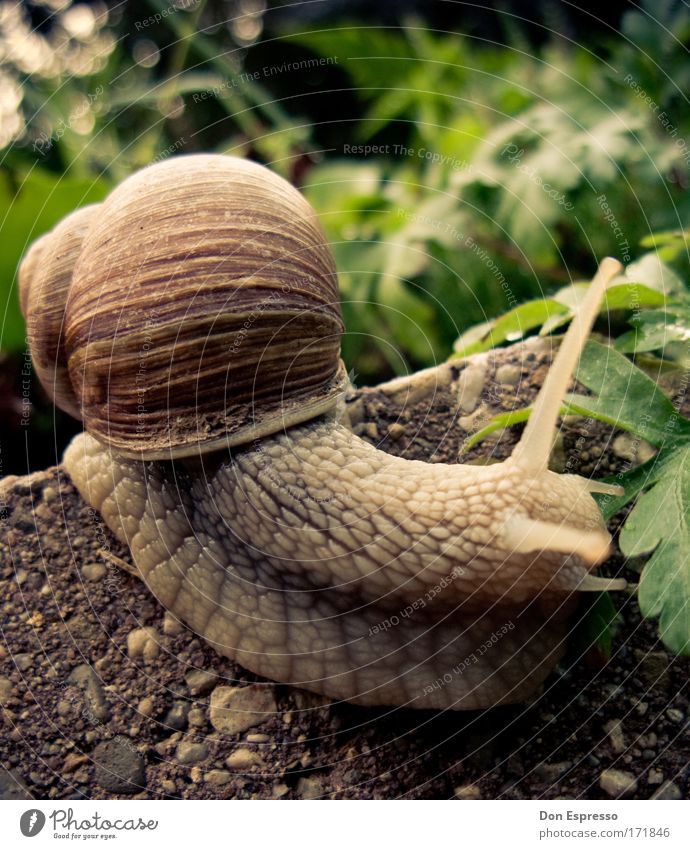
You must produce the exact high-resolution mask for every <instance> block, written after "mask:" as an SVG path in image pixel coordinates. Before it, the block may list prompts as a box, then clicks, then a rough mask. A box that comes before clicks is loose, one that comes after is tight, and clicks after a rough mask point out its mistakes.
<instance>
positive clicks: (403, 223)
mask: <svg viewBox="0 0 690 849" xmlns="http://www.w3.org/2000/svg"><path fill="white" fill-rule="evenodd" d="M689 42H690V9H689V8H688V6H687V5H686V4H685V3H683V2H673V0H657V2H651V0H643V2H641V3H637V4H633V3H626V2H612V3H609V4H602V3H586V4H581V5H580V7H579V8H577V7H576V6H575V5H574V4H571V3H565V2H563V3H560V2H547V0H543V2H527V0H522V1H520V0H516V1H515V2H509V0H505V2H502V3H501V4H500V9H499V8H489V7H481V6H480V5H477V4H475V3H472V4H469V3H468V4H465V3H462V2H423V0H418V2H395V1H394V0H378V2H377V3H370V2H367V3H365V2H353V0H348V2H345V0H310V1H309V2H305V3H290V4H287V3H272V2H267V0H209V1H208V2H205V1H204V0H174V2H173V0H138V2H136V3H135V2H130V3H126V2H120V3H117V2H70V0H43V1H42V2H34V3H28V2H27V3H20V2H14V0H0V246H1V248H0V311H1V315H2V320H1V321H0V349H1V353H0V463H1V466H0V473H1V474H21V473H26V472H27V471H29V470H31V469H38V468H43V467H45V466H47V465H50V464H52V463H55V462H57V460H58V459H59V457H60V455H61V453H62V450H63V447H64V444H65V441H66V440H67V439H68V438H69V436H70V435H71V434H72V433H74V432H76V430H78V429H79V425H78V423H76V422H72V421H71V420H70V419H69V418H68V417H67V416H64V415H63V414H61V413H60V412H59V411H55V410H54V408H53V406H52V404H51V403H50V402H49V400H48V399H47V398H46V397H45V395H44V394H43V392H42V391H41V389H40V386H39V385H38V383H37V381H36V379H35V377H34V376H33V373H32V370H31V365H30V358H29V356H28V352H27V348H26V342H25V327H24V323H23V320H22V317H21V313H20V311H19V306H18V300H17V292H16V269H17V265H18V263H19V260H20V258H21V256H22V254H23V253H24V252H25V251H26V248H27V246H28V245H29V244H30V243H31V242H32V241H33V240H34V239H35V238H36V237H37V236H39V235H40V234H41V233H43V232H45V231H46V230H48V229H50V228H51V227H52V226H53V225H54V224H55V223H56V222H57V221H58V220H59V219H60V218H62V217H63V216H64V215H65V214H66V213H67V212H69V211H71V210H72V209H75V208H76V207H78V206H82V205H85V204H88V203H92V202H94V201H96V200H98V199H100V198H102V197H104V196H105V195H106V194H107V193H108V191H109V190H110V189H111V188H112V186H113V185H114V184H116V183H117V182H118V181H120V180H122V179H123V178H124V177H126V176H127V175H128V174H130V173H131V172H132V171H134V170H136V169H138V168H140V167H142V166H144V165H147V164H148V163H150V162H152V161H156V160H161V159H164V158H167V157H169V156H176V155H179V154H182V153H188V152H196V151H219V152H227V153H232V154H235V155H240V156H248V157H251V158H252V159H255V160H258V161H260V162H263V163H265V164H267V165H269V166H270V167H271V168H273V169H275V170H276V171H278V172H279V173H281V174H282V175H283V176H285V177H287V178H288V179H289V180H291V181H292V182H293V183H295V184H296V185H298V186H299V187H300V188H301V190H302V191H303V192H304V193H305V194H306V196H307V197H308V199H309V200H310V201H311V203H312V204H313V205H314V206H315V208H316V209H317V211H318V212H319V214H320V215H321V218H322V221H323V224H324V226H325V228H326V230H327V232H328V235H329V237H330V238H331V240H332V243H333V246H334V250H335V253H336V259H337V262H338V268H339V270H340V286H341V292H342V299H343V309H344V313H345V322H346V326H347V335H346V338H345V343H344V352H343V353H344V357H345V360H346V362H347V363H348V366H350V367H352V368H353V369H354V373H355V379H356V382H357V383H359V384H366V383H374V382H377V381H380V380H382V379H385V378H387V377H390V376H392V375H394V374H399V373H404V372H406V371H409V370H414V369H417V368H419V367H422V366H426V365H431V364H433V363H436V362H439V361H442V360H444V359H446V358H447V357H448V356H450V355H452V354H453V352H454V350H455V351H456V352H460V353H462V352H463V351H464V352H467V351H472V350H480V349H482V348H486V347H490V346H491V345H494V344H502V343H504V342H510V341H515V340H516V339H519V338H521V336H522V335H524V334H525V333H527V332H531V331H532V330H534V329H535V328H536V329H538V328H539V326H542V325H543V323H544V322H545V321H546V322H547V323H548V321H549V320H550V321H551V325H550V329H554V328H555V327H556V326H557V325H558V323H559V322H558V319H559V316H560V315H561V314H562V313H563V312H564V311H565V310H566V309H567V303H568V294H567V293H568V291H570V285H571V284H572V283H574V282H575V283H576V282H577V281H580V280H583V279H587V278H589V277H590V276H591V274H592V272H593V270H594V268H595V266H596V263H597V260H598V259H599V258H601V257H602V256H604V255H606V254H612V255H614V256H617V257H618V258H620V259H621V260H623V261H624V262H625V263H627V264H629V266H630V269H631V273H629V276H630V278H631V279H634V280H635V281H640V282H642V283H644V284H645V287H647V288H646V289H645V291H647V293H648V304H647V305H648V306H654V297H653V296H652V295H649V292H653V291H661V290H664V289H665V288H667V287H668V285H670V284H669V281H671V283H673V284H674V285H675V282H674V281H677V280H678V279H681V277H685V278H686V279H687V263H688V260H687V257H688V251H687V238H686V235H687V234H686V233H685V228H686V227H687V226H688V219H689V213H690V194H689V193H688V182H689V180H690V109H688V97H687V92H688V91H690V61H689V59H690V57H689V55H688V49H687V48H688V44H689ZM675 275H679V276H678V277H676V276H675ZM680 285H682V284H680ZM545 295H548V296H549V299H548V300H543V298H544V296H545ZM525 302H527V303H528V304H531V305H532V306H531V307H530V309H531V312H530V311H529V310H528V311H526V310H525V309H522V311H519V310H518V305H522V304H524V303H525ZM657 303H658V302H657ZM635 306H639V304H637V305H635V304H620V305H619V307H620V310H619V312H618V313H617V314H614V315H613V319H612V320H613V321H614V322H615V321H616V320H619V321H620V322H621V327H628V325H627V321H628V319H629V318H630V312H631V310H632V309H633V307H635ZM506 314H507V318H506ZM679 315H680V313H679ZM554 316H555V318H556V321H554V320H553V319H554ZM500 317H503V318H500ZM681 318H682V317H681ZM681 318H678V321H679V322H680V325H679V326H680V330H679V331H678V332H679V338H685V337H683V334H684V333H687V334H689V335H690V331H687V325H688V324H690V321H688V322H686V323H683V322H684V321H685V319H682V320H681ZM686 318H687V316H686ZM458 340H460V341H458ZM659 347H661V345H657V348H659ZM649 350H654V348H653V347H652V348H649Z"/></svg>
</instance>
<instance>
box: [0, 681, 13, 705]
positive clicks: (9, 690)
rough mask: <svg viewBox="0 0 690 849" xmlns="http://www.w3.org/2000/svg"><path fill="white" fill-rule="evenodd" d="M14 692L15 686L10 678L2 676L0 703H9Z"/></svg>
mask: <svg viewBox="0 0 690 849" xmlns="http://www.w3.org/2000/svg"><path fill="white" fill-rule="evenodd" d="M13 693H14V686H13V685H12V682H11V681H10V679H9V678H5V677H2V678H0V705H2V706H3V707H5V706H6V705H8V704H9V702H10V699H11V698H12V695H13Z"/></svg>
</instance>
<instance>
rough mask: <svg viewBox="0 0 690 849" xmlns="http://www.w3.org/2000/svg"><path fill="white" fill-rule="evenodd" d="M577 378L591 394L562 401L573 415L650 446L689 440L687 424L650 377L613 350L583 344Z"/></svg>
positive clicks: (592, 344)
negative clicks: (626, 433) (611, 427)
mask: <svg viewBox="0 0 690 849" xmlns="http://www.w3.org/2000/svg"><path fill="white" fill-rule="evenodd" d="M577 379H578V380H579V381H580V383H584V385H585V386H586V387H587V388H588V389H590V390H591V391H592V392H593V393H594V395H593V396H586V395H569V396H568V397H567V399H566V400H567V403H568V405H569V406H570V407H571V408H572V410H573V411H574V412H577V413H580V414H582V415H589V416H593V417H594V418H597V419H599V420H600V421H603V422H607V423H609V424H612V425H615V426H616V427H619V428H621V429H622V430H627V431H630V432H631V433H635V434H637V435H638V436H639V437H641V438H642V439H646V440H647V442H651V444H652V445H657V446H660V445H664V444H665V443H668V442H672V441H674V440H675V439H677V438H678V436H685V437H687V438H690V421H688V419H686V418H685V417H684V416H682V415H680V413H678V412H676V409H675V407H674V406H673V404H672V403H671V401H669V399H668V398H667V397H666V396H665V395H664V393H663V392H662V391H661V390H660V389H659V387H658V386H657V385H656V383H654V381H653V380H652V379H651V378H649V377H647V375H646V374H644V372H642V371H640V369H639V368H637V366H635V365H633V363H631V362H630V360H628V359H627V357H624V356H623V355H622V354H620V353H618V351H615V350H614V349H613V348H609V347H607V346H606V345H601V344H600V343H599V342H595V341H594V340H590V341H589V342H587V344H586V345H585V348H584V351H583V352H582V356H581V357H580V364H579V366H578V370H577Z"/></svg>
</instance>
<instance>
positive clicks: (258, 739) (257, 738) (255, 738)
mask: <svg viewBox="0 0 690 849" xmlns="http://www.w3.org/2000/svg"><path fill="white" fill-rule="evenodd" d="M246 739H247V743H268V741H269V740H270V739H271V738H270V737H269V736H268V734H247V738H246ZM300 742H304V741H300Z"/></svg>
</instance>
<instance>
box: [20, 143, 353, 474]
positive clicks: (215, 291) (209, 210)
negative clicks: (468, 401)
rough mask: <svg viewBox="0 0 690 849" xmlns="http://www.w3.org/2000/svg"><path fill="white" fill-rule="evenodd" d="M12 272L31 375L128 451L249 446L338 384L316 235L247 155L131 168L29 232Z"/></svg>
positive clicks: (332, 320) (281, 183)
mask: <svg viewBox="0 0 690 849" xmlns="http://www.w3.org/2000/svg"><path fill="white" fill-rule="evenodd" d="M20 279H21V281H22V286H21V288H22V292H23V295H22V300H23V302H24V304H25V316H26V317H27V322H28V324H29V327H30V342H31V349H32V354H33V357H34V362H35V364H36V369H37V371H38V373H39V376H40V377H41V380H42V381H43V382H45V383H46V385H47V386H48V387H49V388H51V390H52V394H53V397H54V398H55V400H56V403H58V404H59V406H61V407H62V408H63V409H65V410H67V412H69V413H71V414H73V415H75V414H76V415H80V416H81V418H82V419H83V420H84V424H85V427H86V429H87V430H88V431H89V432H90V433H92V434H94V435H95V436H96V437H97V438H98V439H100V440H101V441H102V442H104V443H105V444H107V445H110V446H112V447H113V448H116V449H117V450H118V451H119V452H121V453H123V454H125V455H126V456H145V457H147V458H164V457H168V458H170V457H178V456H188V455H190V454H192V453H194V452H202V453H204V452H207V451H211V450H213V449H215V448H217V447H219V446H222V445H226V444H236V443H239V442H246V441H248V440H250V439H252V438H256V437H258V436H263V435H265V434H267V433H270V432H272V431H276V430H280V429H281V428H283V427H286V426H289V425H292V424H295V423H297V422H300V421H304V420H306V419H310V418H313V417H314V416H316V415H318V414H319V413H320V412H323V411H324V410H327V409H329V408H330V407H332V406H333V405H334V403H335V401H336V399H337V398H338V397H339V396H340V395H341V393H342V390H343V387H344V384H345V371H344V367H343V365H342V362H341V360H340V356H339V352H340V337H341V334H342V331H343V322H342V317H341V312H340V305H339V297H338V281H337V273H336V270H335V265H334V261H333V257H332V254H331V251H330V248H329V246H328V243H327V240H326V237H325V235H324V233H323V230H322V229H321V226H320V224H319V222H318V220H317V218H316V215H315V213H314V212H313V210H312V209H311V207H310V206H309V204H308V203H307V202H306V201H305V200H304V198H303V197H302V196H301V195H300V193H299V192H298V191H297V190H296V189H294V188H293V187H292V186H290V185H289V183H287V182H286V181H285V180H283V179H282V178H281V177H279V176H277V175H276V174H273V173H272V172H270V171H268V170H267V169H265V168H263V167H262V166H260V165H256V164H254V163H252V162H249V161H246V160H243V159H237V158H234V157H228V156H213V155H194V156H185V157H178V158H175V159H171V160H168V161H165V162H163V163H158V164H156V165H152V166H150V167H149V168H146V169H144V170H142V171H140V172H138V173H137V174H135V175H133V176H132V177H130V178H129V179H128V180H126V181H125V182H124V183H122V184H121V185H120V186H119V187H118V188H116V189H115V190H114V191H113V192H112V193H111V194H110V195H109V196H108V198H107V199H106V200H105V201H104V202H103V203H102V204H101V205H99V206H98V207H90V208H87V209H84V210H79V211H78V212H76V213H74V214H73V215H72V216H70V217H69V218H67V219H66V220H65V221H63V222H62V223H61V224H60V225H58V227H56V228H55V230H54V231H53V232H52V233H51V234H49V235H48V236H47V237H44V239H42V240H41V241H39V242H38V243H37V244H36V245H35V246H34V248H32V250H31V251H30V252H29V254H28V256H27V258H26V259H25V260H24V263H23V265H22V270H21V274H20Z"/></svg>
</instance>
